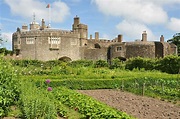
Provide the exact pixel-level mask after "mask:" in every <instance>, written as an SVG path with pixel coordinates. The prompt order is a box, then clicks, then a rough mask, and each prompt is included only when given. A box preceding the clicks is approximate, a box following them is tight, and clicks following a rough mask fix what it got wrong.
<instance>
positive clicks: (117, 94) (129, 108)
mask: <svg viewBox="0 0 180 119" xmlns="http://www.w3.org/2000/svg"><path fill="white" fill-rule="evenodd" d="M78 92H80V93H82V94H85V95H89V96H91V97H93V98H95V99H97V100H99V101H101V102H104V103H106V104H107V105H109V106H111V107H114V108H116V109H117V110H120V111H123V112H126V113H127V114H129V115H131V116H133V117H136V118H138V119H180V106H178V105H175V104H172V103H169V102H166V101H161V100H159V99H155V98H150V97H145V96H138V95H135V94H132V93H129V92H122V91H120V90H112V89H101V90H79V91H78Z"/></svg>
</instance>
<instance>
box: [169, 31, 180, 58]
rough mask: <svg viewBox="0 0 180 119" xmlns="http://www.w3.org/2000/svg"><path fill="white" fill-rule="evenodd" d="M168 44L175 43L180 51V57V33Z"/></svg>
mask: <svg viewBox="0 0 180 119" xmlns="http://www.w3.org/2000/svg"><path fill="white" fill-rule="evenodd" d="M167 42H169V43H174V44H175V45H176V46H177V49H178V55H179V56H180V33H176V34H174V35H173V38H172V39H169V40H168V41H167Z"/></svg>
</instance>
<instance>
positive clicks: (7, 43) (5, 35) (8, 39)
mask: <svg viewBox="0 0 180 119" xmlns="http://www.w3.org/2000/svg"><path fill="white" fill-rule="evenodd" d="M1 37H2V39H3V42H2V43H3V44H2V46H1V45H0V47H6V48H7V49H9V50H10V49H12V33H11V32H2V34H1Z"/></svg>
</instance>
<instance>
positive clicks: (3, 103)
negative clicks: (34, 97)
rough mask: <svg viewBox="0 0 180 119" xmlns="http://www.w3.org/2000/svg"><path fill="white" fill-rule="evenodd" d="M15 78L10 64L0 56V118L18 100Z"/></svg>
mask: <svg viewBox="0 0 180 119" xmlns="http://www.w3.org/2000/svg"><path fill="white" fill-rule="evenodd" d="M16 79H17V76H16V75H15V73H14V68H13V67H12V65H11V63H10V62H9V61H7V60H5V59H3V58H2V57H1V56H0V117H3V116H5V115H7V113H8V110H9V107H10V106H11V105H14V104H15V102H16V101H17V100H18V99H19V90H18V82H17V80H16Z"/></svg>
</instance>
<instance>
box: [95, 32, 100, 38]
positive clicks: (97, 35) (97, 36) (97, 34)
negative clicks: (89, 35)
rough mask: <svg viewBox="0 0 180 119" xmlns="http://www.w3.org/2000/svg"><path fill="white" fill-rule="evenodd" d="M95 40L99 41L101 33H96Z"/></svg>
mask: <svg viewBox="0 0 180 119" xmlns="http://www.w3.org/2000/svg"><path fill="white" fill-rule="evenodd" d="M95 40H99V32H95Z"/></svg>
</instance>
